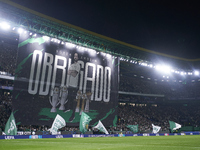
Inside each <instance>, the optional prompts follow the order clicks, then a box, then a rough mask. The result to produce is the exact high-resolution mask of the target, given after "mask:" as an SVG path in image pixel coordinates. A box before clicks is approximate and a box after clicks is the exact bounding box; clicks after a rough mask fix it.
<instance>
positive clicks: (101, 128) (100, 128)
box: [93, 120, 109, 134]
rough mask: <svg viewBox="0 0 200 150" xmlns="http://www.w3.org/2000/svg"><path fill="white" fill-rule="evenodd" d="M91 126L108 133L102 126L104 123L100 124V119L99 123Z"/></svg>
mask: <svg viewBox="0 0 200 150" xmlns="http://www.w3.org/2000/svg"><path fill="white" fill-rule="evenodd" d="M93 128H97V129H98V130H100V131H101V132H103V133H105V134H109V133H108V131H107V130H106V128H105V127H104V125H103V124H102V122H101V121H100V120H99V123H98V124H97V125H96V126H95V127H93Z"/></svg>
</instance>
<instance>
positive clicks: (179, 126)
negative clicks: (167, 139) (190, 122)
mask: <svg viewBox="0 0 200 150" xmlns="http://www.w3.org/2000/svg"><path fill="white" fill-rule="evenodd" d="M169 125H170V129H171V130H172V131H173V130H176V129H179V128H181V125H180V124H178V123H176V122H173V121H169Z"/></svg>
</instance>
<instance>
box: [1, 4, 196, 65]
mask: <svg viewBox="0 0 200 150" xmlns="http://www.w3.org/2000/svg"><path fill="white" fill-rule="evenodd" d="M0 20H3V21H8V22H10V23H12V24H14V25H15V26H16V27H23V28H25V29H27V30H29V31H32V32H37V33H40V34H45V35H48V36H50V37H54V38H58V39H60V40H63V41H66V42H72V43H74V44H76V45H80V46H84V47H89V48H93V49H95V50H97V51H102V52H105V53H110V54H112V55H115V56H119V57H122V58H124V59H127V60H129V61H130V60H136V61H144V60H145V61H149V62H158V61H159V60H160V59H162V60H165V61H167V62H173V64H178V66H177V67H181V68H183V69H190V68H191V64H192V67H197V65H198V62H199V61H200V59H185V58H180V57H175V56H171V55H167V54H163V53H159V52H155V51H151V50H148V49H145V48H141V47H138V46H135V45H131V44H128V43H125V42H122V41H119V40H116V39H113V38H109V37H106V36H104V35H100V34H97V33H94V32H91V31H89V30H86V29H83V28H80V27H77V26H74V25H72V24H69V23H66V22H63V21H60V20H58V19H55V18H52V17H49V16H47V15H44V14H41V13H39V12H36V11H34V10H31V9H29V8H26V7H23V6H21V5H18V4H16V3H14V2H11V1H10V0H0Z"/></svg>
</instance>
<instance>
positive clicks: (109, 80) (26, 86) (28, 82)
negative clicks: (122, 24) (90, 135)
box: [13, 33, 119, 126]
mask: <svg viewBox="0 0 200 150" xmlns="http://www.w3.org/2000/svg"><path fill="white" fill-rule="evenodd" d="M118 72H119V59H118V57H113V56H111V55H109V54H106V53H102V52H96V51H94V50H92V49H88V48H84V47H79V46H77V45H74V44H70V43H66V42H61V41H59V40H57V39H52V38H49V37H46V36H39V35H37V36H34V35H31V36H30V35H29V34H25V33H24V34H21V35H20V38H19V45H18V56H17V68H16V73H15V82H14V90H13V108H14V116H15V119H16V124H17V125H19V124H21V125H52V122H53V120H54V118H55V117H56V115H57V114H59V115H60V116H61V117H63V118H64V120H65V121H66V124H67V126H74V125H79V122H80V117H81V114H82V112H85V113H86V114H87V115H89V116H90V117H91V118H92V120H91V122H90V125H96V124H97V123H98V121H99V120H101V121H102V122H103V124H104V125H105V126H111V125H114V124H115V123H116V121H117V115H116V114H117V104H118V74H119V73H118Z"/></svg>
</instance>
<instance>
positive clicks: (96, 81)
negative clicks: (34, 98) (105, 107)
mask: <svg viewBox="0 0 200 150" xmlns="http://www.w3.org/2000/svg"><path fill="white" fill-rule="evenodd" d="M78 63H79V64H80V67H81V71H80V74H79V78H80V80H79V90H81V91H82V92H83V93H86V92H87V90H88V85H91V87H89V89H90V92H91V93H92V95H91V100H95V101H104V102H109V101H110V92H111V68H110V67H108V66H105V67H104V66H102V65H96V64H94V63H90V62H86V63H84V62H83V61H81V60H79V61H78ZM70 65H71V58H68V59H67V58H66V57H64V56H59V55H55V56H54V55H52V54H50V53H46V52H42V51H40V50H35V51H34V52H33V55H32V63H31V70H30V77H29V85H28V93H29V94H33V95H35V94H37V93H38V94H39V95H48V94H49V92H50V91H52V90H50V88H51V89H53V88H54V87H55V84H57V85H59V86H61V87H62V86H66V85H67V82H68V80H67V75H66V74H67V70H68V69H69V66H70ZM58 70H59V71H61V72H62V73H61V75H60V76H59V77H58ZM89 71H90V72H89ZM57 79H60V80H59V81H57ZM58 82H59V83H58ZM89 83H90V84H89ZM51 94H52V93H51Z"/></svg>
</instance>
